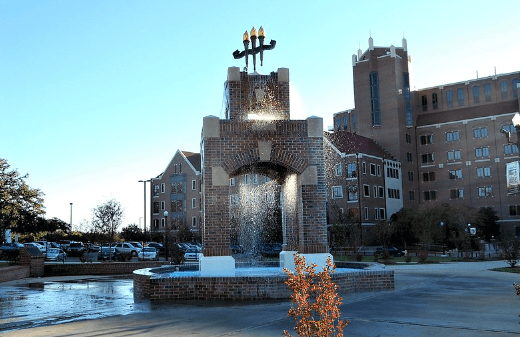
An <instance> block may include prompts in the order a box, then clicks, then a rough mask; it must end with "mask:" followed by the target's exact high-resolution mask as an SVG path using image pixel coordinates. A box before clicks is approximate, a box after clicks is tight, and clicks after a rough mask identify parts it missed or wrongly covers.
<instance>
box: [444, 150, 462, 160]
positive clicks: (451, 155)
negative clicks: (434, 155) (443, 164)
mask: <svg viewBox="0 0 520 337" xmlns="http://www.w3.org/2000/svg"><path fill="white" fill-rule="evenodd" d="M447 154H448V160H460V150H452V151H448V152H447Z"/></svg>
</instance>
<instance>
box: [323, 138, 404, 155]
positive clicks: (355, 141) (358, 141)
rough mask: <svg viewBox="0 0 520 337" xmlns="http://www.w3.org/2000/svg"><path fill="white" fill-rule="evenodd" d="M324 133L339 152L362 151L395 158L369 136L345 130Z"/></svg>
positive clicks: (352, 152) (367, 153) (351, 152)
mask: <svg viewBox="0 0 520 337" xmlns="http://www.w3.org/2000/svg"><path fill="white" fill-rule="evenodd" d="M324 134H325V137H326V138H327V139H328V140H329V141H330V142H331V143H332V144H333V145H334V146H335V147H336V148H337V149H338V151H340V152H341V153H345V154H354V153H362V154H366V155H371V156H376V157H381V158H385V159H392V160H395V159H394V158H393V157H392V156H391V155H390V154H389V153H388V152H386V151H385V150H384V149H383V148H381V147H380V146H379V145H378V144H377V143H376V142H374V141H373V140H372V139H370V138H367V137H363V136H360V135H358V134H355V133H352V132H347V131H336V132H324Z"/></svg>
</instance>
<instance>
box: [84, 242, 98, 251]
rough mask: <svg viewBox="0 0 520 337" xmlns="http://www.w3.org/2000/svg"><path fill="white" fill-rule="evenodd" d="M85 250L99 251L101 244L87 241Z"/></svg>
mask: <svg viewBox="0 0 520 337" xmlns="http://www.w3.org/2000/svg"><path fill="white" fill-rule="evenodd" d="M85 250H87V251H91V252H99V246H98V245H95V244H93V243H90V242H87V243H85Z"/></svg>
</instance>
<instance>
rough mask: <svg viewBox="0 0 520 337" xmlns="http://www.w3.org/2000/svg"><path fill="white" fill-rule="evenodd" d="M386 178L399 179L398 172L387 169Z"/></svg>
mask: <svg viewBox="0 0 520 337" xmlns="http://www.w3.org/2000/svg"><path fill="white" fill-rule="evenodd" d="M386 176H387V177H389V178H395V179H399V170H398V169H395V168H392V167H387V168H386Z"/></svg>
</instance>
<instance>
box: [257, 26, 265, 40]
mask: <svg viewBox="0 0 520 337" xmlns="http://www.w3.org/2000/svg"><path fill="white" fill-rule="evenodd" d="M258 37H265V30H264V27H262V26H260V29H259V30H258Z"/></svg>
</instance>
